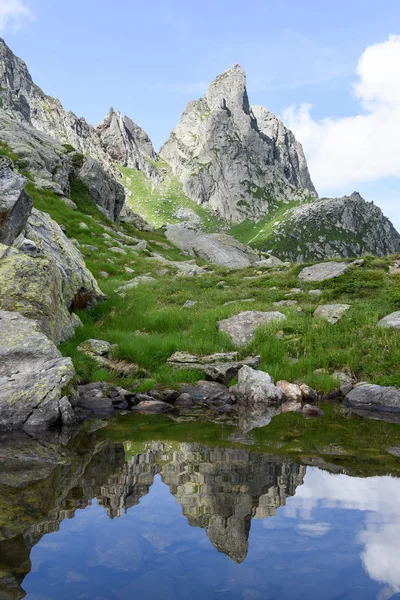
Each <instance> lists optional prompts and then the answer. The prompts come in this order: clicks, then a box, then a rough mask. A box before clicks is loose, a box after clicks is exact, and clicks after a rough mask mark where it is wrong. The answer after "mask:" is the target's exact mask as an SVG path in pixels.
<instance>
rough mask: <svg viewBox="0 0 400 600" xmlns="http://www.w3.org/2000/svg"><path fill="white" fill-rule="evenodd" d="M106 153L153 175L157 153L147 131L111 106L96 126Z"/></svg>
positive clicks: (124, 163)
mask: <svg viewBox="0 0 400 600" xmlns="http://www.w3.org/2000/svg"><path fill="white" fill-rule="evenodd" d="M96 131H97V134H98V135H99V137H100V141H101V145H102V147H103V149H104V151H105V152H106V154H107V155H108V156H109V157H110V158H111V159H112V160H114V161H115V162H117V163H119V164H121V165H122V166H124V167H130V168H131V169H137V170H139V171H144V172H145V173H146V174H147V175H152V174H153V172H154V168H153V167H152V166H151V161H156V160H157V154H156V152H155V150H154V147H153V144H152V143H151V140H150V138H149V136H148V135H147V133H146V132H145V131H144V130H143V129H142V128H141V127H139V125H136V123H134V122H133V121H132V120H131V119H130V118H129V117H126V116H123V115H121V113H120V112H119V111H118V110H114V109H113V108H110V110H109V112H108V114H107V116H106V117H105V119H104V120H103V121H102V122H101V123H100V125H98V126H97V128H96Z"/></svg>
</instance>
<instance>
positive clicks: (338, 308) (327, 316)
mask: <svg viewBox="0 0 400 600" xmlns="http://www.w3.org/2000/svg"><path fill="white" fill-rule="evenodd" d="M349 308H350V304H321V305H320V306H318V308H316V309H315V311H314V317H319V318H320V319H324V320H325V321H328V323H330V324H331V325H334V324H335V323H337V322H338V321H339V320H340V319H341V318H342V317H343V315H344V313H345V312H346V311H348V310H349Z"/></svg>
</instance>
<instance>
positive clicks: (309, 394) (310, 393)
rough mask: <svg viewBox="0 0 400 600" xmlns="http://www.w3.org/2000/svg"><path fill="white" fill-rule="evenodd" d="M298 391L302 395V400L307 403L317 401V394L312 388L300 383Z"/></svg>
mask: <svg viewBox="0 0 400 600" xmlns="http://www.w3.org/2000/svg"><path fill="white" fill-rule="evenodd" d="M300 389H301V393H302V394H303V399H304V400H306V401H307V402H308V403H311V402H317V401H318V392H316V391H315V390H313V388H311V387H310V386H309V385H307V384H305V383H302V384H301V386H300Z"/></svg>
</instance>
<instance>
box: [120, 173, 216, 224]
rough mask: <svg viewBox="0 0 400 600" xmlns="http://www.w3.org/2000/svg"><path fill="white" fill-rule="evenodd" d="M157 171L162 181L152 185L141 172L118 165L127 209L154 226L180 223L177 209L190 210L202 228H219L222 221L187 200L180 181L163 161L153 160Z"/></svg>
mask: <svg viewBox="0 0 400 600" xmlns="http://www.w3.org/2000/svg"><path fill="white" fill-rule="evenodd" d="M153 166H155V167H156V168H158V169H159V170H160V174H161V175H162V181H161V183H160V184H159V185H157V186H153V185H152V183H151V181H150V180H149V179H148V178H147V177H146V175H145V174H144V173H143V172H141V171H135V170H133V169H129V168H126V167H121V168H120V171H121V174H122V182H123V184H124V186H125V188H126V189H127V190H128V196H127V202H128V205H129V206H130V208H131V209H132V210H133V211H134V212H136V213H138V214H140V215H142V216H143V217H144V218H145V219H146V220H147V221H148V222H149V223H151V224H152V225H154V226H155V227H161V226H163V225H166V224H167V223H180V222H182V218H181V217H179V216H177V211H179V210H182V209H186V211H188V210H189V211H192V212H193V214H194V218H195V219H197V220H198V223H199V224H201V227H202V229H203V230H204V231H212V232H213V231H219V230H220V229H222V228H223V227H224V226H225V224H224V223H223V222H222V220H221V219H219V218H218V217H217V216H216V215H215V214H213V213H212V212H211V211H210V210H209V209H207V208H204V207H202V206H200V205H198V204H197V203H196V202H194V201H193V200H190V198H188V197H187V196H186V195H185V193H184V192H183V190H182V184H181V183H180V182H179V180H178V178H177V177H174V176H173V175H172V173H171V170H170V167H168V166H167V165H166V163H163V162H160V163H153Z"/></svg>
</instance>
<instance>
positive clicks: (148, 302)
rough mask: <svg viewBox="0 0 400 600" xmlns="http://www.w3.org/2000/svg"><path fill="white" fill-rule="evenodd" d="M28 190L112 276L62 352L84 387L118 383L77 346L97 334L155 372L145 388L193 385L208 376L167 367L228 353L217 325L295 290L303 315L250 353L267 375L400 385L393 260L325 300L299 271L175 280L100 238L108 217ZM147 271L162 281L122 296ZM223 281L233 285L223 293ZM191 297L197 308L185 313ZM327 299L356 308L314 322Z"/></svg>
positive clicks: (399, 292) (398, 297) (149, 236)
mask: <svg viewBox="0 0 400 600" xmlns="http://www.w3.org/2000/svg"><path fill="white" fill-rule="evenodd" d="M28 190H29V192H30V193H31V194H32V195H33V197H34V201H35V205H36V206H37V207H38V208H40V209H42V210H46V211H47V212H49V213H50V214H51V215H52V216H53V218H55V219H56V220H57V221H58V222H60V223H62V224H64V225H65V227H66V230H67V235H68V236H70V237H74V238H76V239H78V240H79V242H80V243H81V244H82V246H81V251H82V252H83V254H84V256H85V258H86V262H87V265H88V267H89V268H90V269H91V271H92V272H93V274H94V275H95V276H96V277H99V271H100V270H104V271H107V272H108V273H109V275H110V277H109V278H108V279H99V282H100V286H101V288H102V289H103V291H104V292H106V293H107V294H108V295H109V299H108V300H107V301H106V302H104V303H101V304H99V305H97V306H95V307H93V308H91V309H88V310H83V311H81V312H80V317H81V319H82V321H83V323H84V327H83V328H80V329H79V330H78V331H77V333H76V335H75V337H74V338H73V339H72V340H71V341H70V342H67V343H65V344H63V346H62V351H63V352H64V353H65V354H70V355H71V356H72V357H73V359H74V362H75V365H76V368H77V372H78V377H79V379H80V380H81V381H89V380H94V379H99V378H100V379H110V378H111V379H112V378H113V377H115V376H113V375H110V373H108V372H107V371H106V370H104V369H101V370H99V369H98V368H97V367H95V366H94V365H93V364H92V363H91V362H90V361H88V360H87V359H86V358H85V357H83V356H82V355H81V354H80V353H79V352H78V351H77V350H76V346H77V345H79V343H80V342H81V341H82V340H84V339H87V338H89V337H93V338H98V339H106V340H108V341H110V342H113V343H117V344H118V346H119V356H120V358H122V359H126V360H130V361H133V362H136V363H137V364H139V365H140V367H142V368H143V369H144V370H146V371H148V374H149V375H148V381H143V387H151V386H153V385H154V384H160V385H164V386H171V385H175V384H176V383H177V382H178V381H179V380H185V381H194V380H196V379H198V378H200V377H201V376H200V375H199V373H197V372H190V371H178V372H176V371H175V370H172V369H171V368H170V367H169V366H168V365H167V364H166V360H167V358H168V357H169V356H170V355H171V354H172V353H173V352H174V351H175V350H183V351H189V352H197V353H209V352H215V351H225V350H230V349H232V345H231V343H230V341H229V340H228V338H227V337H226V336H225V335H224V334H223V333H221V332H219V331H218V330H217V328H216V321H217V320H218V319H221V318H225V317H229V316H231V315H233V314H236V313H238V312H240V311H242V310H274V308H275V307H274V306H273V302H275V301H279V300H283V299H286V298H287V296H286V294H288V293H290V291H289V290H290V289H291V288H293V287H301V288H302V293H301V294H299V295H296V296H295V298H296V299H297V300H298V302H299V305H300V306H301V308H302V311H301V312H297V310H296V308H281V309H280V310H281V311H282V312H284V313H286V315H287V317H288V319H287V321H285V323H283V324H282V323H281V324H272V325H270V326H269V327H268V328H266V329H264V330H260V331H258V333H257V335H256V338H255V340H254V341H253V342H252V343H251V344H250V345H249V346H248V347H247V348H245V349H243V350H242V353H243V354H244V355H246V354H248V353H258V354H261V356H262V365H261V368H263V369H265V370H267V371H268V372H270V373H271V375H273V376H274V377H275V378H276V379H281V378H283V379H288V380H290V381H293V380H295V379H301V380H303V381H305V382H307V383H308V384H310V385H312V386H315V387H316V388H318V389H319V390H321V391H325V392H327V391H329V390H330V389H332V387H333V386H334V381H333V380H332V379H331V378H330V377H327V376H324V375H315V374H314V373H313V371H314V370H315V369H317V368H325V369H329V370H332V369H339V368H345V367H347V368H349V369H351V371H353V372H354V374H355V375H356V376H357V378H358V379H359V380H368V381H371V382H375V383H380V384H383V385H391V384H393V385H400V372H399V369H398V364H399V363H400V344H399V334H398V332H397V331H394V330H385V329H380V328H378V327H377V326H376V322H377V320H378V319H379V318H380V317H382V316H384V315H386V314H388V313H390V312H392V311H394V310H399V309H400V279H399V277H395V276H389V275H388V272H387V271H388V266H389V264H390V263H391V262H392V260H391V259H390V258H385V259H382V258H380V259H378V258H372V257H367V258H366V260H365V264H364V266H363V267H358V268H353V269H351V270H350V271H349V272H348V273H346V274H345V275H343V276H341V277H340V278H338V279H336V280H335V279H334V280H330V281H326V282H324V283H322V284H320V285H319V286H318V287H320V288H321V289H322V290H323V295H322V296H321V297H319V298H315V297H310V296H309V295H308V293H307V291H308V289H310V288H312V287H317V286H315V285H314V286H313V285H312V284H304V283H303V284H301V283H300V282H299V280H298V278H297V274H298V272H299V271H300V269H301V266H299V265H294V266H292V267H290V268H288V269H285V270H283V271H278V270H265V271H264V272H263V273H264V274H263V275H262V276H261V277H259V278H257V279H252V280H248V279H244V277H248V276H254V275H255V273H256V272H255V269H254V268H248V269H243V270H240V271H233V272H232V271H227V270H224V269H222V268H216V269H215V271H214V273H210V274H207V275H205V276H203V277H197V278H189V279H186V278H179V277H176V276H175V274H174V273H175V271H174V269H172V268H169V272H168V274H165V275H161V276H159V275H157V270H159V269H162V268H164V265H160V264H159V263H157V262H154V261H152V260H150V259H149V257H148V255H147V253H146V252H141V253H140V254H139V255H135V254H134V253H133V252H132V251H130V250H129V249H127V254H126V256H120V255H115V254H113V253H112V252H111V251H110V250H109V248H108V247H107V246H106V245H105V240H104V239H103V237H102V235H101V234H102V233H104V230H103V228H102V225H101V220H104V217H103V216H102V215H101V213H98V215H97V218H96V219H93V216H91V215H88V214H84V213H82V212H75V211H72V210H71V209H70V208H69V207H67V206H65V205H64V204H63V203H62V202H60V200H59V199H58V198H57V197H56V196H54V195H53V194H51V193H50V192H38V191H35V190H34V188H33V186H32V184H29V186H28ZM73 197H74V200H75V201H76V202H78V203H81V210H85V212H93V211H97V209H96V207H95V206H93V205H91V204H90V203H88V202H87V199H86V200H85V201H84V202H83V205H82V198H79V197H78V196H77V195H76V194H75V195H74V194H73ZM85 202H86V203H87V204H86V208H85ZM97 212H98V211H97ZM100 215H101V216H100ZM82 221H83V222H85V223H87V224H88V225H89V227H90V231H87V230H82V229H80V228H79V223H80V222H82ZM109 225H110V224H109ZM113 227H115V226H113ZM124 231H126V232H128V233H129V232H130V233H132V234H134V235H136V236H137V237H141V238H144V239H146V240H147V241H148V243H149V249H150V250H155V251H157V252H159V253H163V254H164V255H165V256H168V257H170V258H174V259H176V258H180V259H183V257H182V256H180V255H179V253H178V251H177V250H175V249H171V250H170V251H167V250H164V249H162V248H160V247H159V246H158V245H157V242H160V241H161V242H162V241H164V242H165V238H164V237H163V234H162V233H161V232H154V233H142V232H137V231H136V230H134V231H129V228H126V227H125V228H124ZM107 241H108V240H107ZM117 241H118V236H117V235H115V237H114V240H111V242H110V241H108V243H112V244H113V245H115V244H116V243H117ZM84 244H87V245H90V246H92V248H89V247H85V246H84ZM93 247H94V248H93ZM125 266H129V267H130V268H133V269H134V270H135V272H134V274H128V273H126V272H125V270H124V267H125ZM142 274H151V275H153V276H154V277H156V279H157V281H156V282H155V283H154V284H142V285H140V286H139V287H137V288H134V289H132V290H130V291H129V292H128V294H127V296H126V297H125V298H123V297H120V296H118V295H116V294H115V289H116V288H117V287H118V286H120V285H121V284H123V283H124V282H126V281H128V280H129V279H131V278H132V277H134V276H136V275H142ZM220 281H223V282H224V284H225V285H226V286H227V287H226V288H224V287H220V286H217V285H216V284H217V283H218V282H220ZM274 288H275V289H274ZM249 297H251V298H255V302H253V303H251V304H244V303H240V302H239V301H240V299H243V298H249ZM188 299H190V300H195V301H197V304H196V305H195V306H193V307H191V308H190V309H182V305H183V304H184V302H185V301H186V300H188ZM231 300H237V303H235V304H230V305H229V306H223V304H224V303H225V302H227V301H231ZM327 302H344V303H349V304H351V305H352V308H351V310H349V311H348V312H347V313H346V314H345V316H344V317H343V318H342V320H341V321H339V323H337V324H336V325H335V326H331V325H329V324H327V323H325V322H324V321H319V320H316V319H314V318H313V316H312V313H313V311H314V310H315V308H316V307H317V306H318V304H322V303H327ZM277 330H282V331H283V337H281V338H277V337H276V336H275V334H276V332H277ZM293 359H295V361H297V362H295V361H294V360H293ZM126 383H128V382H126Z"/></svg>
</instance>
